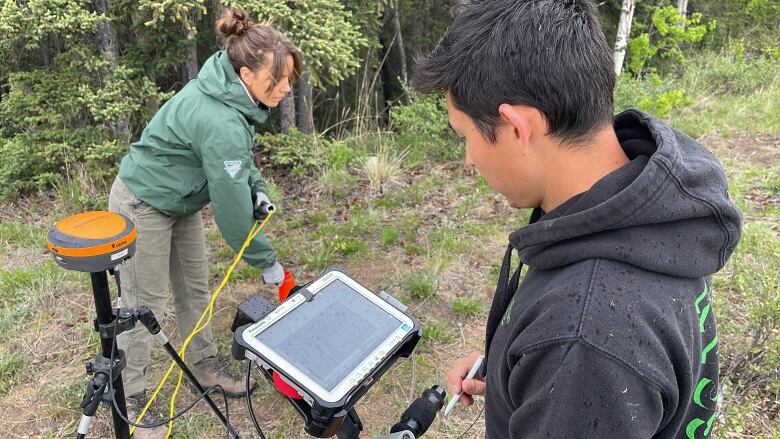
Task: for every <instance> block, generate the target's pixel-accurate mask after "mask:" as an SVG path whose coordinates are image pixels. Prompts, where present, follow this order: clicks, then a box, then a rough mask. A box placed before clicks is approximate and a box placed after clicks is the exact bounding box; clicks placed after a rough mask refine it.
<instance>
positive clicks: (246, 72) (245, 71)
mask: <svg viewBox="0 0 780 439" xmlns="http://www.w3.org/2000/svg"><path fill="white" fill-rule="evenodd" d="M238 76H239V77H240V78H241V80H242V81H244V84H245V85H246V86H247V87H248V86H249V84H251V83H252V82H253V81H254V80H255V73H254V72H253V71H252V70H251V69H250V68H249V67H247V66H243V67H241V68H240V69H239V70H238Z"/></svg>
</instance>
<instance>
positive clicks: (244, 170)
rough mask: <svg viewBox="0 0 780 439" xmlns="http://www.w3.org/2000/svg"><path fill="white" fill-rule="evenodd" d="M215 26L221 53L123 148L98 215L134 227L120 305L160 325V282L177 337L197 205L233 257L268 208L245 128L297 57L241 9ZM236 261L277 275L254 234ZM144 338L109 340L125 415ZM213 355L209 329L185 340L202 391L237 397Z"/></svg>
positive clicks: (192, 263) (139, 334)
mask: <svg viewBox="0 0 780 439" xmlns="http://www.w3.org/2000/svg"><path fill="white" fill-rule="evenodd" d="M217 30H218V32H219V33H220V34H221V35H222V36H223V37H224V50H221V51H219V52H217V53H215V54H214V55H212V56H211V57H210V58H209V59H208V60H206V62H205V63H204V65H203V67H202V68H201V70H200V72H199V73H198V77H197V78H196V79H193V80H192V81H190V82H189V83H188V84H187V85H186V86H185V87H184V88H183V89H182V90H181V91H180V92H179V93H177V94H176V95H175V96H174V97H173V98H171V99H170V100H169V101H168V102H166V103H165V105H163V106H162V108H160V110H159V111H158V112H157V114H156V115H155V116H154V118H152V120H151V122H149V125H148V126H147V127H146V129H144V131H143V134H142V135H141V139H140V140H139V141H137V142H135V143H133V144H132V145H130V151H129V153H128V154H127V155H126V156H125V157H124V158H123V159H122V162H121V165H120V168H119V175H118V176H117V178H116V180H115V181H114V184H113V186H112V188H111V194H110V197H109V209H110V210H112V211H114V212H119V213H122V214H124V215H126V216H128V217H129V218H130V219H131V220H132V221H133V222H134V223H135V225H136V227H137V228H138V237H137V241H136V247H137V249H136V254H135V256H134V257H133V258H132V259H130V260H128V261H127V262H125V263H124V264H122V265H121V267H120V271H121V273H122V281H123V282H122V285H123V292H122V298H121V300H122V306H124V307H129V308H136V307H138V306H140V305H146V306H148V307H149V308H151V310H152V311H153V312H154V314H155V315H156V316H157V317H158V318H159V319H162V316H163V313H164V310H165V308H166V304H167V301H168V292H167V290H168V284H169V282H170V286H171V290H172V292H173V300H174V305H175V308H176V323H177V325H178V328H179V333H180V334H182V335H183V336H186V335H187V334H189V333H190V332H191V331H192V329H193V328H194V326H195V323H196V322H197V319H198V318H199V317H200V315H201V313H202V312H203V310H204V309H205V308H206V306H207V305H208V302H209V299H210V295H211V291H210V289H209V284H208V261H207V258H206V242H205V235H204V231H203V223H202V219H201V213H200V210H201V209H202V208H203V207H204V206H205V205H206V204H207V203H208V202H209V201H211V203H212V205H213V212H214V217H215V219H216V222H217V226H218V227H219V230H220V232H222V235H223V236H224V237H225V239H226V240H227V242H228V243H229V244H230V246H231V247H232V248H233V250H235V251H238V250H239V249H240V248H241V245H242V244H243V242H244V240H245V239H246V236H247V234H248V233H249V230H250V228H251V227H252V225H253V223H254V218H253V203H254V202H256V203H258V204H259V203H260V202H262V201H266V202H267V201H269V200H268V195H267V188H266V184H265V182H264V181H263V180H262V178H261V177H260V172H259V171H258V169H257V168H256V167H255V165H254V161H253V158H252V145H253V137H254V126H255V125H258V124H261V123H263V122H265V120H266V119H267V118H268V109H269V108H273V107H276V106H277V105H279V102H280V101H281V100H282V98H284V96H285V95H286V94H287V93H288V92H289V91H290V89H291V85H290V84H291V82H293V81H295V80H296V79H298V77H299V76H300V72H301V57H300V54H299V52H298V50H297V49H296V48H295V47H294V46H293V45H292V44H291V43H290V42H289V41H288V39H287V38H286V37H285V36H284V35H283V34H282V33H281V32H279V31H277V30H275V29H273V28H272V27H270V26H269V25H266V24H259V23H254V22H252V21H250V20H249V19H248V16H247V13H246V12H245V11H242V10H228V11H225V12H224V13H223V14H222V16H221V17H220V19H219V20H218V21H217ZM253 200H255V201H253ZM243 258H244V260H245V261H246V262H247V263H249V264H250V265H253V266H256V267H259V268H261V269H262V270H263V276H262V277H263V281H264V282H266V283H274V284H279V283H281V282H282V280H283V278H284V270H283V268H282V266H281V265H280V264H279V262H278V261H276V255H275V253H274V249H273V247H272V246H271V244H270V243H269V242H268V239H267V238H266V237H265V235H264V234H263V233H260V234H258V236H257V237H256V238H255V239H254V241H253V242H252V243H251V245H250V246H249V247H248V248H247V249H246V251H245V252H244V256H243ZM152 343H153V338H152V336H151V335H150V334H149V333H148V332H147V331H146V329H145V328H144V327H143V326H142V325H137V326H136V327H135V329H133V330H132V331H129V332H125V333H123V334H122V335H121V336H120V337H119V338H118V345H119V348H120V349H123V350H124V351H125V353H126V355H127V367H126V368H125V370H124V375H123V377H124V387H125V393H126V395H129V396H128V398H127V402H128V411H129V412H135V411H136V409H137V408H139V407H143V405H144V404H145V402H146V395H145V389H146V387H147V384H148V383H147V381H146V378H145V376H144V375H145V371H146V367H147V364H148V362H149V355H150V351H151V348H152ZM216 355H217V346H216V345H215V344H214V340H213V338H212V333H211V328H210V327H209V328H206V329H205V330H203V331H201V332H200V333H199V334H198V335H197V336H195V337H194V338H193V339H192V342H191V343H190V345H189V347H188V350H187V361H188V363H190V364H194V373H195V375H196V376H197V377H198V379H199V380H200V382H201V384H203V387H205V388H208V387H210V386H214V385H217V384H218V385H220V386H222V388H223V389H225V391H226V393H228V395H230V396H233V397H238V396H242V395H243V394H244V392H245V386H244V383H243V380H241V379H238V378H237V377H235V376H233V375H231V374H229V373H227V372H226V371H225V370H224V369H223V368H222V366H221V365H220V363H219V362H218V361H217V358H216ZM144 419H145V422H146V420H147V419H149V418H147V417H145V418H144ZM153 430H154V429H137V430H136V433H135V436H136V437H156V434H155V432H154V431H153ZM158 430H159V429H158Z"/></svg>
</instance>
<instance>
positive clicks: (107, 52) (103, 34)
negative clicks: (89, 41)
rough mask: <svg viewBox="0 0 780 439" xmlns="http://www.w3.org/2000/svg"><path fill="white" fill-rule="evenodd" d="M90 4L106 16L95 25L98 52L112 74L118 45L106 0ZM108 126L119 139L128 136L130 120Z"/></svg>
mask: <svg viewBox="0 0 780 439" xmlns="http://www.w3.org/2000/svg"><path fill="white" fill-rule="evenodd" d="M92 6H93V7H94V8H95V12H97V13H98V15H103V16H105V17H106V20H105V21H102V22H101V23H100V24H98V27H97V37H98V49H99V50H100V54H101V55H102V56H103V57H105V58H107V59H108V62H109V65H110V70H111V73H112V74H113V73H114V72H115V71H116V69H117V67H118V66H119V46H118V44H117V38H116V29H114V25H113V24H112V23H111V21H110V20H108V17H109V14H108V12H109V11H108V0H93V1H92ZM109 126H110V127H111V131H113V133H114V137H117V138H121V139H128V138H129V137H130V122H129V120H128V117H127V116H124V117H122V118H120V119H119V120H117V121H114V122H111V123H110V124H109Z"/></svg>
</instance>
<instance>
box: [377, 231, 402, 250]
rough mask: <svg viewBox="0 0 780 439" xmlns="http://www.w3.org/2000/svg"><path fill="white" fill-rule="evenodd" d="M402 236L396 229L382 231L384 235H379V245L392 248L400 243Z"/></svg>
mask: <svg viewBox="0 0 780 439" xmlns="http://www.w3.org/2000/svg"><path fill="white" fill-rule="evenodd" d="M399 236H401V234H400V233H398V231H397V230H394V229H382V233H381V234H380V235H379V244H381V245H382V246H383V247H392V246H394V245H395V243H396V242H398V237H399Z"/></svg>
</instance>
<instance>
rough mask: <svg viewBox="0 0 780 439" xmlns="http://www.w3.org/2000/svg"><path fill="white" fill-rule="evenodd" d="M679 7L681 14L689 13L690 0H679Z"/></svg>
mask: <svg viewBox="0 0 780 439" xmlns="http://www.w3.org/2000/svg"><path fill="white" fill-rule="evenodd" d="M677 9H679V10H680V15H681V16H683V17H685V16H686V15H688V0H677Z"/></svg>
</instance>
